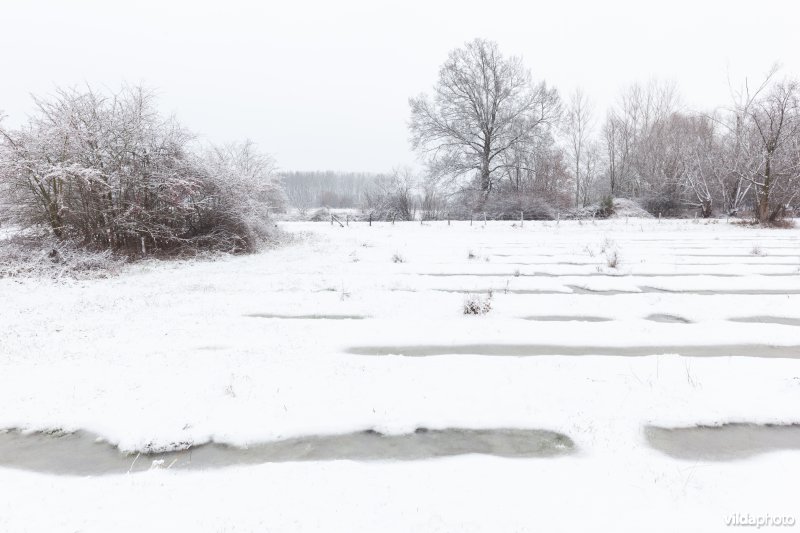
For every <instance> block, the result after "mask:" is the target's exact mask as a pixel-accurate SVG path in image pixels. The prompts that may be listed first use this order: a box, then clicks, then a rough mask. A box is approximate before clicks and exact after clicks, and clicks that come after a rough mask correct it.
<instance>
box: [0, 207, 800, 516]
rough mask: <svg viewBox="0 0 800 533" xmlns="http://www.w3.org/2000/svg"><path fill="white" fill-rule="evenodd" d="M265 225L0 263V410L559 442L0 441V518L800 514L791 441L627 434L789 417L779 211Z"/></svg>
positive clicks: (785, 267) (795, 383)
mask: <svg viewBox="0 0 800 533" xmlns="http://www.w3.org/2000/svg"><path fill="white" fill-rule="evenodd" d="M285 227H286V229H287V230H288V231H290V232H292V233H294V234H296V235H298V236H299V237H298V238H297V239H296V240H295V242H294V243H293V244H290V245H287V246H284V247H281V248H278V249H275V250H271V251H267V252H264V253H261V254H258V255H253V256H246V257H232V258H227V259H224V260H218V261H213V262H180V263H159V262H146V263H141V264H138V265H133V266H131V267H128V268H127V269H126V270H125V271H124V273H123V274H122V275H120V276H118V277H114V278H110V279H104V280H92V281H73V282H65V281H59V282H57V283H56V282H43V281H41V280H19V279H3V280H0V298H2V303H0V380H1V382H0V428H15V429H22V430H26V431H38V430H53V429H60V430H66V431H72V430H83V431H86V432H90V433H92V434H95V435H97V436H99V437H100V438H102V439H104V440H105V441H108V442H110V443H112V444H114V445H116V446H118V447H119V448H120V449H121V450H124V451H128V452H133V454H132V455H131V461H133V460H134V459H135V457H136V452H140V451H146V450H147V451H164V450H174V449H181V448H185V447H187V446H196V445H200V444H202V443H207V442H216V443H221V444H229V445H232V446H236V447H245V446H254V445H257V444H258V443H261V442H264V441H274V440H281V439H290V438H294V437H303V436H309V435H315V436H317V435H338V434H344V433H351V432H359V431H363V430H374V431H377V432H380V433H384V434H397V435H399V434H406V433H413V432H414V431H415V430H416V429H417V428H426V429H429V430H436V429H451V428H452V429H484V430H492V429H509V428H519V429H541V430H548V431H554V432H558V433H561V434H563V435H566V436H567V437H569V438H570V439H571V440H572V441H573V442H574V445H575V450H574V452H573V453H571V454H566V455H558V456H552V457H541V458H504V457H497V456H492V455H461V456H453V457H443V458H431V459H415V460H411V461H408V460H396V459H393V458H392V457H391V456H389V455H387V456H386V457H385V458H383V459H379V460H371V461H353V460H326V461H303V462H293V461H288V462H279V463H278V462H275V463H264V464H258V465H252V464H251V465H247V466H244V465H243V466H230V467H225V468H213V469H207V470H198V469H194V470H185V469H167V468H154V469H152V470H150V471H147V472H143V473H131V474H127V473H125V472H121V473H120V474H117V475H103V476H100V475H97V476H89V477H81V476H76V475H59V476H56V475H52V474H47V473H44V472H42V471H38V470H37V469H35V468H27V469H21V468H20V467H19V465H15V464H14V458H13V457H10V456H9V454H8V453H7V454H6V455H5V456H4V455H3V451H2V445H1V444H0V487H2V488H0V493H2V496H3V497H2V498H0V531H27V530H31V531H225V532H233V531H370V532H371V531H398V532H400V531H402V532H408V531H458V532H467V531H485V532H499V531H504V532H505V531H637V532H638V531H724V530H726V529H727V526H726V522H725V521H726V518H728V517H729V515H731V514H732V513H737V514H750V515H753V516H759V517H763V516H765V515H770V516H778V515H780V516H783V515H790V516H793V517H795V518H796V519H797V520H800V506H798V504H797V496H796V490H795V485H796V480H797V475H798V474H800V442H795V443H794V444H793V445H791V444H792V443H791V442H790V445H789V446H786V445H785V443H784V445H783V446H782V447H781V446H778V447H777V448H778V449H773V450H769V451H767V450H766V449H763V450H762V449H761V448H760V447H759V445H758V443H757V441H758V438H759V437H758V428H757V427H755V428H753V429H752V435H753V439H754V442H755V444H754V443H750V444H749V448H748V446H745V448H748V449H749V451H747V452H746V453H742V454H740V455H739V456H737V457H735V458H733V459H731V458H730V457H723V456H722V455H720V456H716V455H715V453H714V450H713V449H712V448H713V445H712V444H709V445H708V446H709V449H708V450H704V451H703V453H701V454H700V456H698V457H693V458H689V459H687V458H686V457H676V456H674V455H670V454H667V453H664V451H662V450H660V449H659V447H658V446H657V445H655V444H654V443H653V441H652V440H651V439H649V438H648V432H647V428H648V427H650V426H657V427H666V428H672V427H678V428H680V427H692V426H696V425H721V424H728V423H744V424H781V425H786V424H800V230H762V229H753V228H744V227H740V226H735V225H732V224H731V225H729V224H726V223H725V222H722V221H711V222H710V223H706V222H702V221H701V222H699V223H695V222H693V221H667V220H664V221H661V222H659V221H657V220H642V219H629V220H624V219H618V220H609V221H598V222H596V223H592V222H582V223H581V222H574V221H570V222H563V221H562V222H561V223H559V224H556V223H555V222H535V223H534V222H525V224H524V226H523V227H518V225H515V224H512V223H506V222H504V223H500V222H490V223H489V224H488V225H486V226H484V225H483V223H478V222H476V223H474V225H472V226H470V225H469V223H468V222H453V223H452V225H448V224H447V223H446V222H436V223H426V224H424V225H420V224H419V223H402V224H401V223H397V224H396V225H391V224H388V223H376V224H373V225H372V226H371V227H370V226H368V225H367V224H366V223H364V222H358V223H351V224H350V226H349V227H346V228H340V227H338V226H331V225H329V224H327V223H299V222H298V223H287V224H285ZM614 259H616V263H617V264H616V267H613V266H612V265H613V264H614ZM490 290H491V293H492V296H491V305H492V310H491V311H490V312H489V313H488V314H487V315H484V316H465V315H464V314H463V312H462V309H463V304H464V301H465V299H466V298H468V297H470V296H471V295H479V297H484V298H486V297H488V292H489V291H490ZM795 434H796V433H795ZM0 441H1V439H0ZM773 448H776V447H775V446H773ZM781 448H783V449H781ZM787 448H788V449H787ZM792 448H794V449H792ZM762 452H763V453H762ZM689 455H691V454H689ZM701 456H702V457H701ZM63 460H64V461H67V462H68V461H74V460H80V461H84V462H91V457H87V458H78V459H76V458H74V457H64V458H63ZM138 460H140V461H142V460H145V459H141V458H140V459H138ZM165 466H166V465H165ZM797 527H800V526H797Z"/></svg>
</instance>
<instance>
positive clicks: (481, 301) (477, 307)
mask: <svg viewBox="0 0 800 533" xmlns="http://www.w3.org/2000/svg"><path fill="white" fill-rule="evenodd" d="M491 310H492V292H491V291H489V294H487V295H485V296H483V295H480V294H470V295H469V296H468V297H467V298H466V299H465V300H464V314H465V315H485V314H486V313H488V312H489V311H491Z"/></svg>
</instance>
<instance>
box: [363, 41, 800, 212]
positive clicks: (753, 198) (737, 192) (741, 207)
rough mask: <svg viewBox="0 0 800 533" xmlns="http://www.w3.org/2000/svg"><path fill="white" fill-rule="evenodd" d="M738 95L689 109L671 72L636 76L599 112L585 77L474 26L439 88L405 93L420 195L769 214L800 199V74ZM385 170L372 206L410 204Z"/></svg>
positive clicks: (545, 206)
mask: <svg viewBox="0 0 800 533" xmlns="http://www.w3.org/2000/svg"><path fill="white" fill-rule="evenodd" d="M733 94H734V96H733V98H732V101H731V102H729V103H728V104H727V105H724V106H720V107H719V108H718V109H715V110H711V111H691V110H688V109H686V108H685V106H683V105H682V104H681V100H680V96H679V94H678V91H677V88H676V86H675V84H674V83H665V82H658V81H651V82H649V83H646V84H633V85H631V86H630V87H629V88H627V89H626V90H625V91H623V93H622V94H621V95H620V98H619V101H618V103H617V104H616V105H614V106H613V107H612V108H611V109H610V110H608V112H607V113H606V114H605V116H604V117H602V120H600V118H601V117H598V116H597V113H596V111H595V109H594V107H593V105H592V103H591V101H590V99H589V97H588V96H587V95H586V94H585V93H584V92H582V91H581V90H580V89H578V90H576V91H574V92H573V93H571V94H570V95H568V96H567V97H566V98H562V97H561V95H559V93H558V91H556V90H555V89H554V88H552V87H549V86H548V85H547V84H546V83H545V82H544V81H536V80H534V79H533V78H532V76H531V73H530V70H529V69H528V68H527V67H526V66H525V65H524V64H523V62H522V60H521V59H520V58H518V57H513V56H512V57H506V56H504V55H503V54H502V53H501V51H500V49H499V47H498V45H497V43H495V42H492V41H487V40H483V39H476V40H474V41H471V42H468V43H466V45H464V46H463V47H461V48H458V49H455V50H453V51H452V52H451V53H450V54H449V56H448V58H447V60H446V61H445V63H444V64H443V65H442V66H441V68H440V70H439V77H438V80H437V81H436V83H435V85H434V87H433V92H432V93H431V94H421V95H419V96H417V97H414V98H411V99H410V100H409V105H410V111H411V117H410V121H409V131H410V134H411V144H412V147H413V148H414V150H415V151H416V152H417V153H418V154H419V156H420V158H421V159H422V161H423V162H424V165H425V171H424V173H423V174H422V175H420V176H417V177H416V179H415V180H414V181H415V182H416V184H417V189H418V192H416V193H414V194H412V199H415V200H416V202H417V204H418V205H420V206H421V205H422V203H425V202H427V204H428V205H429V206H430V205H431V199H432V198H438V200H437V201H438V207H437V210H438V211H447V212H448V213H450V214H453V215H455V216H457V215H458V214H459V213H462V214H463V213H466V212H473V211H482V212H488V213H490V215H491V216H494V217H497V218H508V217H511V218H516V217H519V216H520V212H523V214H524V216H526V217H527V216H530V217H531V218H537V217H547V216H549V213H550V212H551V211H552V210H553V209H557V210H559V211H562V210H569V209H573V210H580V208H586V207H587V206H590V205H593V206H595V207H596V208H597V209H598V210H602V209H603V207H602V206H603V205H608V203H609V198H611V197H621V198H628V199H633V200H636V201H637V202H639V203H640V205H642V206H643V207H644V208H646V209H647V210H648V211H650V212H651V213H653V214H663V215H665V216H669V215H674V216H678V215H682V214H687V213H691V212H695V213H698V214H700V215H702V216H703V217H709V216H712V215H715V214H726V215H736V214H745V213H747V214H750V215H752V217H753V218H754V219H755V220H757V221H759V222H762V223H774V222H776V221H779V220H780V219H782V218H783V217H784V216H786V214H787V213H790V212H792V211H796V210H797V208H798V202H799V195H800V85H798V82H797V80H794V79H790V78H780V77H779V76H778V70H777V68H773V69H772V70H771V71H770V72H769V73H768V74H767V75H766V76H765V78H764V79H763V80H762V82H761V83H759V84H758V85H757V86H754V87H751V86H750V85H748V84H745V85H744V87H743V89H741V90H739V91H733ZM390 181H391V182H390V183H389V184H388V185H387V184H386V183H383V184H381V185H380V186H378V187H377V189H378V190H379V191H382V193H381V194H377V195H376V194H373V195H372V197H370V196H369V195H368V196H366V197H365V202H364V207H365V209H366V210H369V211H377V212H379V213H383V212H386V211H387V210H394V211H395V212H396V213H398V214H400V215H402V216H405V215H408V214H409V210H408V208H407V207H404V206H405V205H407V204H408V203H409V198H407V196H408V193H409V191H410V190H413V188H410V187H409V179H408V176H400V175H395V176H394V178H393V179H392V180H390ZM376 197H377V198H378V201H376V200H375V198H376ZM393 202H396V203H397V204H398V205H397V206H396V207H392V206H391V204H392V203H393ZM387 206H388V207H387ZM423 211H425V210H423ZM433 211H436V210H433ZM428 214H429V215H431V216H432V215H433V214H434V213H433V212H430V213H428Z"/></svg>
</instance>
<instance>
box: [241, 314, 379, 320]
mask: <svg viewBox="0 0 800 533" xmlns="http://www.w3.org/2000/svg"><path fill="white" fill-rule="evenodd" d="M244 316H246V317H250V318H277V319H280V320H363V319H365V318H369V317H367V316H364V315H323V314H312V315H282V314H278V313H248V314H246V315H244Z"/></svg>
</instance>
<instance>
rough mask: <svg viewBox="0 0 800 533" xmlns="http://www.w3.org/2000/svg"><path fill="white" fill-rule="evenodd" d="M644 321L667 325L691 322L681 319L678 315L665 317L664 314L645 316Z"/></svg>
mask: <svg viewBox="0 0 800 533" xmlns="http://www.w3.org/2000/svg"><path fill="white" fill-rule="evenodd" d="M645 320H650V321H652V322H663V323H667V324H691V323H692V321H691V320H689V319H688V318H683V317H682V316H678V315H666V314H659V313H655V314H652V315H647V316H646V317H645Z"/></svg>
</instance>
